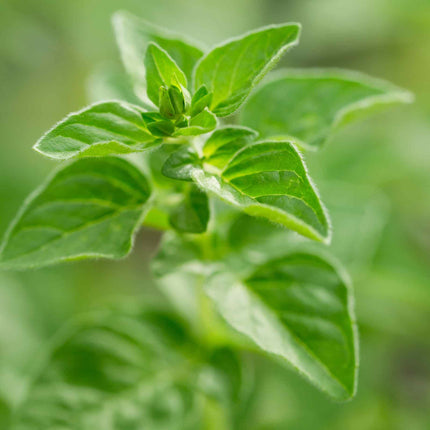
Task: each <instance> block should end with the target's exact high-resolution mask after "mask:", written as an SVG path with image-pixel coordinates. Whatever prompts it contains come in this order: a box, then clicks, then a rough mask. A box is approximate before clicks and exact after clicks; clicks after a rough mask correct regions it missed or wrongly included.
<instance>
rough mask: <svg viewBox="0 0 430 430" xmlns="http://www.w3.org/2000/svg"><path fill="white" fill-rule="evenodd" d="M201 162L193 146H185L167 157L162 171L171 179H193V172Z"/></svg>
mask: <svg viewBox="0 0 430 430" xmlns="http://www.w3.org/2000/svg"><path fill="white" fill-rule="evenodd" d="M199 163H200V160H199V156H198V155H197V153H196V152H195V151H193V150H192V149H191V148H189V147H187V146H183V147H181V148H179V149H178V150H177V151H175V152H174V153H173V154H171V155H170V156H169V157H168V158H167V160H166V161H165V162H164V164H163V167H162V168H161V172H162V173H163V175H164V176H167V177H168V178H171V179H177V180H179V181H192V180H193V178H192V172H193V170H194V169H195V168H196V167H197V166H198V165H199Z"/></svg>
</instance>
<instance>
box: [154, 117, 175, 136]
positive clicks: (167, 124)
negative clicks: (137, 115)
mask: <svg viewBox="0 0 430 430" xmlns="http://www.w3.org/2000/svg"><path fill="white" fill-rule="evenodd" d="M148 129H149V131H150V132H151V133H152V134H153V135H154V136H159V137H165V136H171V135H172V134H173V133H174V131H175V125H174V124H173V123H172V122H171V121H169V120H167V119H166V120H161V121H154V122H151V123H149V124H148Z"/></svg>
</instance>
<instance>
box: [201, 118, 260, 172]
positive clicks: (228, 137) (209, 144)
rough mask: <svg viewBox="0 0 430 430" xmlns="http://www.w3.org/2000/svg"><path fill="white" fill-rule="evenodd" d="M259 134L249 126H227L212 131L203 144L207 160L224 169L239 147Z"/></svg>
mask: <svg viewBox="0 0 430 430" xmlns="http://www.w3.org/2000/svg"><path fill="white" fill-rule="evenodd" d="M257 136H258V133H257V132H256V131H254V130H251V129H250V128H247V127H238V126H225V127H223V128H220V129H218V130H216V131H214V132H213V133H212V135H211V136H210V137H209V139H208V140H207V141H206V143H205V145H204V146H203V155H204V156H205V162H207V163H209V164H211V165H213V166H215V167H217V168H219V169H222V168H224V167H225V165H226V164H227V163H228V162H229V161H230V160H231V158H232V157H233V156H234V154H236V152H237V151H238V150H239V149H242V148H243V147H245V146H246V145H248V144H249V143H251V142H252V141H254V140H255V139H256V138H257Z"/></svg>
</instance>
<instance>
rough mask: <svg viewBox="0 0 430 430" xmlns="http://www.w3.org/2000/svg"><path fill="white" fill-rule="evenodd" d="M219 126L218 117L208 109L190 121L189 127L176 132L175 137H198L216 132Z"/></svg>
mask: <svg viewBox="0 0 430 430" xmlns="http://www.w3.org/2000/svg"><path fill="white" fill-rule="evenodd" d="M217 124H218V121H217V119H216V116H215V115H214V114H213V113H212V112H210V111H209V110H208V109H207V108H206V109H204V110H203V111H202V112H200V113H199V114H198V115H196V116H195V117H193V118H191V119H190V122H189V126H188V127H184V128H180V129H178V130H176V132H175V136H198V135H200V134H205V133H209V132H210V131H212V130H214V129H215V128H216V126H217Z"/></svg>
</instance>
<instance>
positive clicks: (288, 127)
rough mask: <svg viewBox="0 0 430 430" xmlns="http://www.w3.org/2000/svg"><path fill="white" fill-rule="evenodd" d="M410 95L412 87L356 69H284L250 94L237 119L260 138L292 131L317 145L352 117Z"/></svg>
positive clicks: (303, 142) (313, 146) (409, 98)
mask: <svg viewBox="0 0 430 430" xmlns="http://www.w3.org/2000/svg"><path fill="white" fill-rule="evenodd" d="M412 100H413V96H412V94H411V93H409V92H407V91H405V90H402V89H400V88H398V87H395V86H394V85H391V84H389V83H387V82H384V81H381V80H376V79H373V78H370V77H368V76H366V75H364V74H360V73H355V72H354V73H353V72H347V71H341V70H314V71H312V70H311V71H300V70H299V71H284V72H282V74H281V75H280V77H278V78H277V79H275V80H273V81H271V82H269V83H267V84H265V85H263V86H262V87H261V88H260V89H258V90H257V92H256V93H255V94H253V95H252V97H251V98H250V99H249V100H248V102H247V104H246V106H245V108H244V109H243V111H242V113H241V123H242V124H244V125H249V126H252V127H253V128H255V129H256V130H258V131H259V132H260V134H261V135H262V137H264V138H286V137H294V138H295V139H298V140H299V141H300V142H301V146H303V147H305V148H310V149H318V148H320V147H321V146H322V145H323V144H324V143H325V142H326V141H327V139H328V138H330V136H331V135H332V134H333V133H334V132H335V131H336V130H337V129H338V128H339V127H340V126H341V125H343V124H346V123H348V122H350V121H352V120H353V119H355V118H356V117H358V116H361V115H364V114H367V113H369V112H372V111H374V110H378V109H382V108H386V107H387V106H390V105H393V104H398V103H410V102H412Z"/></svg>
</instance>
